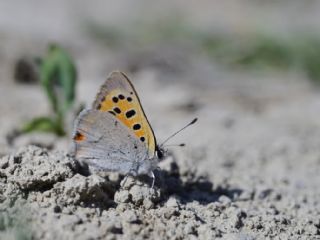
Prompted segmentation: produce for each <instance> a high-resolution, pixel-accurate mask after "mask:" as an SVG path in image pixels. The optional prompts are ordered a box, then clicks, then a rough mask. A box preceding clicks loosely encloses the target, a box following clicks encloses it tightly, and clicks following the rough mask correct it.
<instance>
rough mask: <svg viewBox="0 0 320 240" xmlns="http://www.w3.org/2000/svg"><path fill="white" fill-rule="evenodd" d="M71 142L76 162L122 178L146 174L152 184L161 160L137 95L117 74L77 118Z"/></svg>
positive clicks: (129, 83) (158, 148) (159, 148)
mask: <svg viewBox="0 0 320 240" xmlns="http://www.w3.org/2000/svg"><path fill="white" fill-rule="evenodd" d="M195 120H196V119H195ZM195 120H194V121H193V122H191V123H190V124H193V123H194V122H195ZM190 124H188V125H190ZM184 128H185V127H184ZM179 132H180V131H179ZM175 134H176V133H175ZM175 134H174V135H175ZM73 141H74V151H75V153H74V154H75V158H76V159H78V160H79V161H82V162H85V163H87V164H88V165H89V166H91V167H94V168H97V169H100V170H105V171H117V172H119V173H122V174H126V175H133V176H136V175H140V174H148V175H149V176H151V177H152V178H153V183H154V174H153V170H154V169H155V168H156V167H157V163H158V161H159V159H161V158H162V157H163V149H162V147H161V146H162V145H161V146H160V147H159V146H158V145H157V141H156V138H155V136H154V133H153V130H152V128H151V126H150V124H149V121H148V119H147V117H146V115H145V113H144V111H143V108H142V106H141V103H140V100H139V97H138V95H137V92H136V91H135V89H134V87H133V85H132V83H131V82H130V80H129V79H128V77H127V76H126V75H125V74H124V73H122V72H118V71H116V72H112V73H111V74H110V76H109V77H108V78H107V80H106V81H105V83H104V84H103V85H102V86H101V88H100V91H99V92H98V94H97V96H96V99H95V101H94V103H93V106H92V108H91V109H86V110H83V111H82V112H81V113H80V114H79V116H78V117H77V119H76V121H75V127H74V132H73ZM153 183H152V186H153Z"/></svg>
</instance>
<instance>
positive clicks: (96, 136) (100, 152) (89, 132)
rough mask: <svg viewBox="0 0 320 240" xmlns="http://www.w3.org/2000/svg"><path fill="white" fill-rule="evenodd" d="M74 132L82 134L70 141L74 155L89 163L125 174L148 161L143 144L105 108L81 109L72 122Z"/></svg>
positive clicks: (101, 168)
mask: <svg viewBox="0 0 320 240" xmlns="http://www.w3.org/2000/svg"><path fill="white" fill-rule="evenodd" d="M77 133H80V134H82V135H84V136H85V138H84V140H82V141H74V144H75V146H74V147H75V149H74V151H75V153H74V154H75V158H76V159H78V160H80V161H83V162H85V163H87V164H88V165H89V166H92V167H95V168H97V169H100V170H106V171H117V172H120V173H123V174H126V173H129V172H130V171H132V170H133V168H137V167H142V168H145V167H146V166H142V165H144V164H145V165H149V163H147V162H148V161H149V159H148V156H147V155H146V153H147V149H146V147H145V145H144V144H143V143H142V142H141V141H139V139H138V138H137V137H136V136H135V135H134V134H133V133H131V132H130V131H129V129H128V128H127V127H126V126H125V125H124V124H122V123H121V122H120V121H119V120H117V119H116V118H115V117H114V116H113V115H111V114H110V113H108V112H101V111H98V110H93V109H90V110H83V111H82V112H81V113H80V114H79V116H78V118H77V119H76V122H75V129H74V133H73V134H74V135H75V134H77ZM147 168H148V167H147ZM146 170H147V171H151V170H152V169H146Z"/></svg>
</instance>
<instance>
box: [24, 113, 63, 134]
mask: <svg viewBox="0 0 320 240" xmlns="http://www.w3.org/2000/svg"><path fill="white" fill-rule="evenodd" d="M35 131H37V132H51V133H55V134H57V135H58V136H63V135H65V132H64V130H63V125H62V124H61V121H58V120H54V119H51V118H48V117H38V118H35V119H33V120H31V121H30V122H28V123H26V124H25V125H24V126H23V127H22V129H21V132H22V133H30V132H35Z"/></svg>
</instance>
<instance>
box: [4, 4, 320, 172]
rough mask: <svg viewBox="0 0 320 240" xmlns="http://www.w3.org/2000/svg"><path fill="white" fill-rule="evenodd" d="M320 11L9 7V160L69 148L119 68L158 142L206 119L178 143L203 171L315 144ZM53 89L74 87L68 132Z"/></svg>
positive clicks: (286, 7) (309, 7)
mask: <svg viewBox="0 0 320 240" xmlns="http://www.w3.org/2000/svg"><path fill="white" fill-rule="evenodd" d="M319 10H320V3H319V2H318V1H314V0H306V1H298V0H290V1H288V0H283V1H257V0H256V1H253V0H241V1H239V0H228V1H223V2H221V1H212V0H210V1H205V0H203V1H197V2H194V1H174V2H172V1H158V2H150V1H146V0H139V1H124V0H121V1H89V2H88V1H79V0H71V1H62V0H57V1H36V0H30V1H27V2H21V1H0V41H1V45H0V62H1V64H0V109H1V117H0V136H1V137H0V154H1V155H4V154H6V153H8V152H10V151H11V150H13V149H16V148H17V147H20V146H24V145H27V144H36V145H40V146H43V147H47V148H49V149H59V150H67V149H68V143H69V142H70V141H69V140H70V131H71V130H72V122H73V119H74V117H75V116H76V113H77V112H78V111H79V109H81V107H89V106H90V105H91V103H92V101H93V100H94V97H95V95H96V93H97V91H98V89H99V87H100V85H101V84H102V83H103V82H104V80H105V79H106V77H107V75H108V74H109V73H110V72H111V71H112V70H121V71H124V72H126V73H127V74H128V76H129V77H130V78H131V79H132V81H133V83H134V84H135V86H136V88H137V91H138V93H139V94H140V98H141V100H142V104H143V106H144V108H145V111H146V113H147V116H148V118H149V120H150V122H151V124H152V126H153V128H154V130H155V133H156V135H157V136H158V139H159V140H158V141H160V142H161V140H163V139H164V138H165V137H167V136H168V135H169V134H171V133H172V132H174V131H175V130H177V129H179V128H180V127H181V126H183V125H184V124H185V123H187V122H188V121H189V120H191V119H192V118H193V117H199V119H200V121H199V123H198V125H196V126H194V127H192V128H190V129H189V130H187V131H185V133H182V134H181V135H179V136H178V137H177V138H176V139H175V140H173V142H178V143H179V142H186V143H187V145H189V150H188V151H190V152H192V154H193V155H192V160H190V161H197V159H198V160H199V159H200V160H203V159H204V165H203V166H204V168H205V167H206V166H207V164H209V165H210V164H211V163H212V161H215V162H216V163H219V161H221V164H222V165H223V166H225V165H226V167H227V168H228V166H229V165H228V164H231V165H232V164H234V162H236V161H237V160H239V158H245V157H244V156H243V155H246V154H239V152H241V151H242V150H243V149H246V151H249V150H252V151H253V152H250V151H249V153H248V154H249V155H250V154H254V151H258V152H259V151H260V150H261V149H264V148H265V147H266V145H268V144H271V143H272V144H274V143H275V142H276V144H278V142H279V141H280V143H279V144H280V145H281V143H282V140H283V139H282V137H281V136H286V137H287V136H290V138H291V137H293V138H294V139H296V137H297V136H298V137H297V139H304V137H305V135H306V134H309V133H310V134H312V133H314V131H315V129H317V128H318V127H319V116H318V110H319V104H320V101H319V96H318V91H319V89H318V88H319V87H318V85H319V83H320V50H319V49H320V48H319V46H320V37H319V31H320V25H319V20H320V19H319V16H320V15H319V14H318V13H319ZM52 44H55V46H56V47H58V49H60V50H61V51H62V53H61V54H62V55H63V56H67V58H64V57H62V58H61V59H67V63H62V65H61V66H63V67H62V68H64V66H65V65H64V64H67V65H68V64H69V65H68V66H71V68H70V69H71V70H70V71H71V72H72V71H74V72H72V74H71V75H70V72H68V70H67V73H66V74H67V79H69V80H67V81H69V84H70V88H69V90H68V89H67V90H66V88H64V87H63V86H62V85H63V84H61V82H60V83H59V81H58V83H54V84H53V85H50V84H49V85H47V87H48V86H49V87H48V88H49V90H48V88H46V85H45V84H46V83H44V82H43V79H44V78H45V79H47V80H48V81H51V80H52V81H57V79H58V80H59V77H57V76H53V77H52V76H51V75H50V74H49V73H48V75H46V74H47V73H46V72H45V71H46V69H44V68H45V66H44V65H45V64H44V63H45V62H46V61H47V62H49V63H50V61H51V60H50V47H49V46H51V47H52ZM62 55H61V56H62ZM48 59H49V60H48ZM59 61H60V60H57V62H58V63H55V64H58V65H59V64H60V63H61V62H59ZM62 61H64V60H62ZM49 65H50V64H49ZM75 72H76V74H75ZM68 74H69V75H68ZM53 75H54V74H53ZM68 77H71V78H68ZM60 78H61V76H60ZM60 80H61V79H60ZM53 86H58V88H59V87H60V90H61V89H62V90H61V91H62V92H64V91H69V92H70V91H71V92H72V91H73V90H72V89H74V96H73V97H72V99H71V100H70V99H69V100H70V102H69V105H68V106H67V105H63V104H66V103H58V105H59V104H62V105H63V106H67V107H65V108H66V109H67V110H66V112H67V113H63V114H62V115H63V117H62V118H63V119H62V122H63V123H62V125H61V126H60V125H59V124H60V123H59V121H58V125H59V126H58V127H57V122H55V121H56V119H57V116H58V118H59V116H60V115H59V110H54V109H53V108H54V107H53V102H52V99H50V93H48V91H49V92H50V88H52V89H53ZM70 89H71V90H70ZM48 94H49V95H48ZM55 94H56V93H55ZM62 95H63V94H62ZM71 95H72V93H71ZM56 96H58V97H57V98H58V99H60V97H59V96H61V95H59V94H58V95H56ZM62 108H63V107H62ZM61 111H62V110H61ZM39 118H40V120H39ZM43 119H44V120H43ZM52 119H54V120H52ZM34 120H36V121H35V122H34ZM60 120H61V119H60ZM39 121H40V123H39ZM52 121H53V123H52ZM48 124H49V125H50V124H51V125H52V126H51V125H50V126H48ZM55 124H56V125H55ZM59 127H60V128H59ZM61 127H62V128H63V129H61ZM39 130H40V131H39ZM275 139H276V140H275ZM279 139H280V140H279ZM281 139H282V140H281ZM257 141H258V142H260V145H259V147H258V149H260V150H256V148H252V144H256V142H257ZM283 141H285V140H283ZM248 149H249V150H248ZM226 150H228V151H227V153H225V152H226ZM221 152H223V154H222V155H221ZM213 154H214V155H215V156H217V157H215V158H214V159H211V156H214V155H213ZM226 155H228V156H226ZM229 155H230V156H229ZM220 159H221V160H220ZM228 159H229V160H228ZM200 160H199V161H200ZM228 161H229V162H231V163H229V162H228ZM226 162H227V163H226ZM248 164H250V163H248Z"/></svg>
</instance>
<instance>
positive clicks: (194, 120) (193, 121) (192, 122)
mask: <svg viewBox="0 0 320 240" xmlns="http://www.w3.org/2000/svg"><path fill="white" fill-rule="evenodd" d="M197 120H198V118H195V119H193V120H192V121H191V122H189V123H188V124H187V125H185V126H184V127H183V128H181V129H180V130H179V131H176V132H175V133H174V134H172V135H171V136H169V137H168V138H167V139H166V140H164V141H163V142H162V143H161V144H160V147H162V146H163V145H164V144H165V143H166V142H168V141H169V140H170V139H171V138H173V137H174V136H176V135H177V134H178V133H180V132H181V131H183V130H184V129H186V128H187V127H189V126H191V125H193V124H195V123H196V121H197ZM180 145H181V147H183V146H184V145H185V144H184V143H182V144H179V145H178V146H180Z"/></svg>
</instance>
